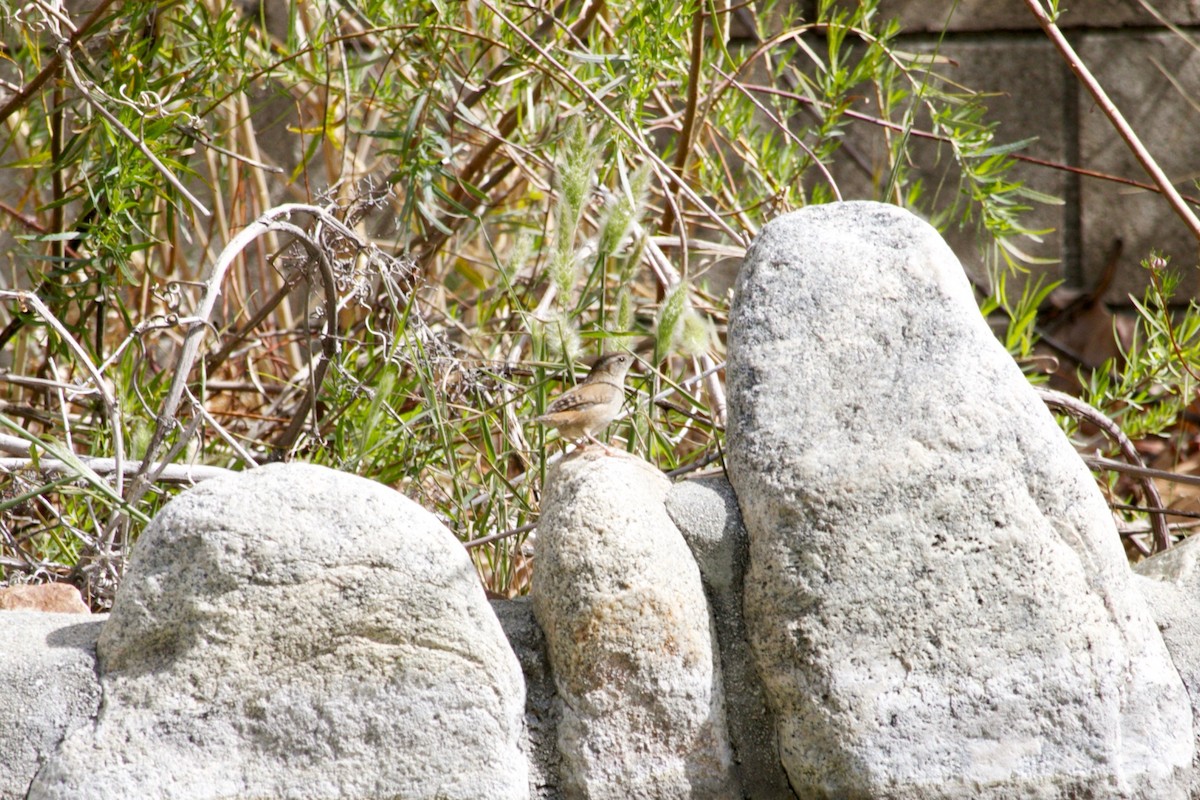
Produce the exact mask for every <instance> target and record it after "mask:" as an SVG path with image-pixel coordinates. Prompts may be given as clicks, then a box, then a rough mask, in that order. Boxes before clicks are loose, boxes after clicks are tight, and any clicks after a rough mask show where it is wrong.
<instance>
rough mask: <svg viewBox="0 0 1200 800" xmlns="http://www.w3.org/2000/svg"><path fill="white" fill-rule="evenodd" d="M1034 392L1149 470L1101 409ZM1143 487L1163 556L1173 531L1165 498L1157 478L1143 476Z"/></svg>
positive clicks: (1157, 548)
mask: <svg viewBox="0 0 1200 800" xmlns="http://www.w3.org/2000/svg"><path fill="white" fill-rule="evenodd" d="M1034 391H1036V392H1037V394H1038V397H1040V398H1041V399H1042V402H1043V403H1045V404H1046V405H1048V406H1050V407H1051V408H1054V409H1057V410H1059V411H1062V412H1064V413H1067V414H1070V415H1071V416H1073V417H1075V418H1076V419H1082V420H1087V421H1088V422H1090V423H1092V424H1093V425H1095V426H1096V427H1097V428H1099V429H1100V430H1102V431H1104V433H1105V434H1107V435H1108V437H1109V438H1111V439H1112V440H1113V441H1114V442H1116V443H1117V447H1119V448H1120V449H1121V455H1123V456H1125V458H1126V460H1128V461H1129V463H1130V464H1133V465H1134V466H1135V467H1140V468H1142V469H1145V467H1146V465H1145V464H1144V463H1142V457H1141V456H1139V455H1138V451H1137V448H1136V447H1134V446H1133V442H1131V441H1130V440H1129V437H1128V436H1126V435H1125V431H1123V430H1121V428H1120V426H1119V425H1117V423H1115V422H1113V421H1112V420H1111V419H1109V418H1108V417H1106V416H1104V414H1102V413H1101V412H1100V411H1099V410H1098V409H1095V408H1093V407H1092V406H1090V405H1088V404H1087V403H1085V402H1083V401H1082V400H1080V399H1079V398H1077V397H1072V396H1071V395H1069V394H1064V393H1062V392H1056V391H1054V390H1053V389H1040V388H1035V389H1034ZM1141 484H1142V490H1143V491H1145V493H1146V505H1147V506H1149V509H1148V511H1149V513H1150V525H1151V528H1152V529H1153V531H1154V552H1156V553H1161V552H1162V551H1163V550H1166V549H1168V548H1169V547H1170V546H1171V531H1170V529H1169V528H1168V527H1167V520H1166V517H1165V516H1164V514H1165V513H1166V507H1165V506H1164V505H1163V501H1162V496H1161V495H1160V494H1159V493H1158V487H1157V486H1155V485H1154V479H1153V478H1151V477H1149V476H1147V475H1144V474H1143V475H1142V476H1141Z"/></svg>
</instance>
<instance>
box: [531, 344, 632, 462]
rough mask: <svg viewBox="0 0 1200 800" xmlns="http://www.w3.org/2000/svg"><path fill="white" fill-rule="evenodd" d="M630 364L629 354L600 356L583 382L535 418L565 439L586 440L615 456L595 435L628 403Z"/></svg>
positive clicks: (630, 357)
mask: <svg viewBox="0 0 1200 800" xmlns="http://www.w3.org/2000/svg"><path fill="white" fill-rule="evenodd" d="M631 366H633V356H632V355H631V354H630V353H609V354H608V355H604V356H601V357H600V358H599V359H598V360H597V361H596V363H595V364H594V365H593V366H592V369H591V372H589V373H588V375H587V377H586V378H584V379H583V381H582V382H581V383H579V384H578V385H576V386H575V387H574V388H572V389H568V390H567V391H565V392H563V393H562V394H560V395H559V396H558V397H556V398H554V401H553V402H552V403H550V405H549V406H547V408H546V413H545V414H542V415H541V416H540V417H535V421H537V422H540V423H541V424H543V425H548V426H550V427H552V428H556V429H557V430H558V432H559V434H561V435H562V437H563V439H565V440H568V441H572V442H577V441H579V440H580V439H587V440H588V441H590V442H592V443H593V444H598V445H600V447H602V448H604V452H606V453H608V454H609V455H612V454H613V451H612V450H611V449H610V448H609V447H608V445H606V444H604V443H603V442H601V441H600V440H599V439H597V438H596V436H595V434H596V433H597V432H598V431H600V430H603V429H604V427H605V426H606V425H608V423H610V422H612V421H613V419H614V418H616V416H617V414H618V413H620V411H621V406H622V405H623V404H624V403H625V374H626V373H627V372H629V368H630V367H631Z"/></svg>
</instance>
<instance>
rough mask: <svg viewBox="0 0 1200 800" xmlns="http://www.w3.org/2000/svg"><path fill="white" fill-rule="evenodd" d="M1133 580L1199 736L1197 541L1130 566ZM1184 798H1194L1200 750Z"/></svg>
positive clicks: (1199, 783) (1199, 790)
mask: <svg viewBox="0 0 1200 800" xmlns="http://www.w3.org/2000/svg"><path fill="white" fill-rule="evenodd" d="M1134 571H1135V572H1136V573H1137V574H1136V575H1135V576H1134V577H1135V579H1136V585H1137V587H1138V588H1139V589H1140V590H1141V592H1142V595H1143V596H1144V597H1145V598H1146V602H1147V603H1149V604H1150V613H1151V614H1153V615H1154V620H1155V622H1157V623H1158V630H1159V631H1160V632H1161V633H1162V637H1163V641H1164V642H1165V643H1166V645H1167V650H1168V651H1169V652H1170V653H1171V659H1172V660H1173V661H1174V663H1175V668H1176V669H1178V670H1179V676H1180V677H1181V678H1182V679H1183V685H1184V686H1185V687H1187V691H1188V695H1189V696H1190V697H1191V700H1192V726H1193V731H1194V732H1195V734H1196V735H1197V737H1198V738H1200V537H1197V536H1192V537H1190V538H1188V539H1187V540H1185V541H1183V542H1182V543H1180V544H1177V545H1175V546H1174V547H1172V548H1171V549H1170V550H1167V551H1166V552H1163V553H1159V554H1157V555H1155V556H1152V557H1151V558H1148V559H1146V560H1145V561H1142V562H1139V563H1138V564H1137V565H1136V566H1134ZM1192 765H1193V769H1192V784H1191V790H1190V792H1189V797H1192V798H1197V797H1200V750H1198V751H1197V754H1196V757H1195V758H1194V760H1193V762H1192Z"/></svg>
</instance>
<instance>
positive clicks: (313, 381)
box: [275, 222, 338, 454]
mask: <svg viewBox="0 0 1200 800" xmlns="http://www.w3.org/2000/svg"><path fill="white" fill-rule="evenodd" d="M275 227H276V228H278V229H279V230H282V231H284V232H286V233H290V234H292V236H294V237H295V241H296V242H298V243H299V244H300V245H302V246H303V247H304V249H305V250H307V251H308V254H309V255H310V256H312V258H313V259H315V260H316V262H317V264H318V266H320V268H321V283H322V284H323V285H324V289H325V331H324V333H322V334H321V351H322V355H323V356H324V358H322V359H321V360H320V361H319V362H317V366H316V369H314V370H312V371H310V373H309V375H310V380H309V384H308V391H307V393H306V394H305V395H304V399H303V400H301V401H300V405H299V406H298V407H297V408H296V413H295V414H294V415H293V416H292V421H291V422H290V423H289V424H288V426H287V429H286V430H285V431H284V432H283V433H282V434H281V435H280V437H279V438H278V439H277V440H276V441H275V451H276V452H277V453H280V454H282V453H286V452H287V451H288V450H290V449H291V447H292V445H293V444H294V443H295V442H296V439H297V438H299V436H300V431H302V430H303V429H304V420H305V417H307V416H308V412H309V411H310V410H311V409H312V408H314V407H315V405H316V401H317V392H319V391H320V390H321V384H322V383H324V382H325V373H326V372H327V371H328V370H329V364H330V363H331V362H332V361H333V359H334V358H336V357H337V349H338V344H337V336H336V335H335V333H336V331H337V311H338V308H337V283H336V279H335V278H334V276H333V265H332V264H330V263H329V256H328V255H326V253H325V250H324V249H323V248H322V247H321V246H320V245H319V244H318V243H317V242H316V241H315V240H314V239H313V238H312V237H311V236H309V234H308V232H307V231H305V230H303V229H301V228H300V227H298V226H296V225H293V224H292V223H290V222H276V223H275Z"/></svg>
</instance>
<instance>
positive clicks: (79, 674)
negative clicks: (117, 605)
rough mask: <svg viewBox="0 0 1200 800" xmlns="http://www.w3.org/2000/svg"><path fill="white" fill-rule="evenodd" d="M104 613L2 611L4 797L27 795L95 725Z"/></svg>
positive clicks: (0, 783) (0, 778) (0, 767)
mask: <svg viewBox="0 0 1200 800" xmlns="http://www.w3.org/2000/svg"><path fill="white" fill-rule="evenodd" d="M104 619H105V617H104V616H100V615H97V616H94V617H86V616H80V615H79V614H50V613H46V612H41V611H0V687H3V689H2V690H0V800H10V798H13V799H15V798H19V797H24V796H25V793H26V791H28V789H29V784H30V782H31V781H32V780H33V776H34V775H35V774H37V771H38V770H39V769H40V768H41V767H42V765H43V764H45V763H46V761H47V760H48V759H49V758H50V757H51V756H52V755H53V754H54V753H55V751H56V750H57V749H58V746H59V745H60V744H61V743H62V740H63V739H64V738H65V737H66V736H67V734H68V733H70V732H71V731H72V730H74V729H76V728H78V727H80V726H84V725H90V724H91V721H92V718H93V717H94V716H95V715H96V710H97V709H98V708H99V707H100V681H99V680H97V678H96V637H97V636H99V635H100V624H101V623H102V622H103V620H104Z"/></svg>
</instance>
